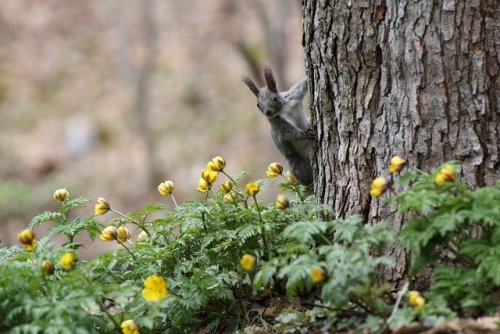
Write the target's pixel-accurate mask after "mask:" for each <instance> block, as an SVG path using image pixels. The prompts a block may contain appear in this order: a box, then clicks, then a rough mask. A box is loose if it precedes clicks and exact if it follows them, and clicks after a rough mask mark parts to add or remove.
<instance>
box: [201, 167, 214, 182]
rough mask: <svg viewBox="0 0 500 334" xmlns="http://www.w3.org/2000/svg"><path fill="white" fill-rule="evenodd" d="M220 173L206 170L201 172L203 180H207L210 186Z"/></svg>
mask: <svg viewBox="0 0 500 334" xmlns="http://www.w3.org/2000/svg"><path fill="white" fill-rule="evenodd" d="M217 176H218V173H217V172H216V171H213V170H211V169H208V168H207V169H205V170H203V171H202V172H201V178H202V179H203V180H205V182H206V183H208V184H209V185H210V186H212V184H213V183H214V182H215V180H217Z"/></svg>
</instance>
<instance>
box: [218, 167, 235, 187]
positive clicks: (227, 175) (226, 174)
mask: <svg viewBox="0 0 500 334" xmlns="http://www.w3.org/2000/svg"><path fill="white" fill-rule="evenodd" d="M221 173H222V174H224V175H225V176H226V177H227V178H228V179H229V181H231V182H233V184H234V186H236V181H235V180H234V179H233V178H232V177H231V176H229V174H228V173H226V172H224V171H223V170H222V171H221Z"/></svg>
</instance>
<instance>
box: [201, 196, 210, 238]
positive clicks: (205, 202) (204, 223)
mask: <svg viewBox="0 0 500 334" xmlns="http://www.w3.org/2000/svg"><path fill="white" fill-rule="evenodd" d="M209 192H210V189H208V190H207V193H206V195H205V200H204V201H203V204H204V206H206V205H207V202H208V193H209ZM203 209H205V208H203ZM201 220H203V230H205V233H208V229H207V223H206V221H205V210H203V212H202V213H201Z"/></svg>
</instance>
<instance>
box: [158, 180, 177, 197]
mask: <svg viewBox="0 0 500 334" xmlns="http://www.w3.org/2000/svg"><path fill="white" fill-rule="evenodd" d="M174 189H175V187H174V183H173V182H172V181H165V182H162V183H160V184H159V185H158V191H159V192H160V194H162V195H163V196H167V195H170V194H171V193H173V192H174Z"/></svg>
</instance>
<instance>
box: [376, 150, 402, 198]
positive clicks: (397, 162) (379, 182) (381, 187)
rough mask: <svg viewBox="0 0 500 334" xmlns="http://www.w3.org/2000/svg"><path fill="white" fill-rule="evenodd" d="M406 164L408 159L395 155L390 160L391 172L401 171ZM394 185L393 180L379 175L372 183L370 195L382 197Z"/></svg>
mask: <svg viewBox="0 0 500 334" xmlns="http://www.w3.org/2000/svg"><path fill="white" fill-rule="evenodd" d="M405 165H406V160H404V159H403V158H401V157H399V156H395V157H393V158H392V159H391V161H390V162H389V168H388V169H389V173H390V174H396V173H399V172H401V170H402V169H403V168H404V166H405ZM391 186H392V180H388V179H386V178H385V177H381V176H379V177H377V178H375V180H373V182H372V183H371V184H370V196H372V197H380V196H382V195H383V194H384V193H385V192H386V191H387V189H390V188H391Z"/></svg>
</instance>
